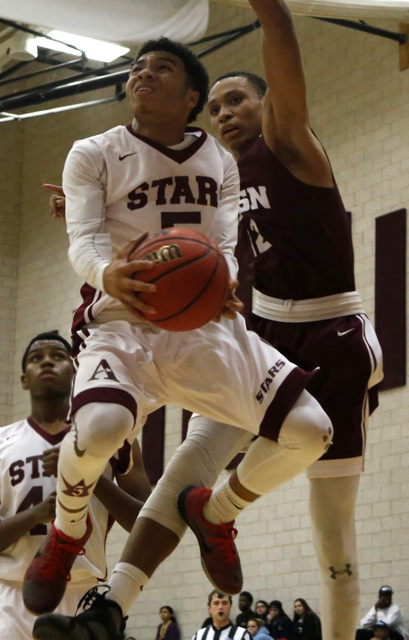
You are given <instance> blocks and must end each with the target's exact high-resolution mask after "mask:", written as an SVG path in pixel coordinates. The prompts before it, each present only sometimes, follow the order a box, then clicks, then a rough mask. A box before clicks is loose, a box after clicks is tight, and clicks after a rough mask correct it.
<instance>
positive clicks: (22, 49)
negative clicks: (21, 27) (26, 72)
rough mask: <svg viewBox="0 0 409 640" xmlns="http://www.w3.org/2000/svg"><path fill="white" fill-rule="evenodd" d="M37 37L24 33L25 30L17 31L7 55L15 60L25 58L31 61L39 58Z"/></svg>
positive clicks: (24, 59)
mask: <svg viewBox="0 0 409 640" xmlns="http://www.w3.org/2000/svg"><path fill="white" fill-rule="evenodd" d="M35 40H36V39H35V38H34V37H33V36H30V35H27V34H26V33H23V31H19V32H17V33H16V34H15V35H14V36H13V38H12V40H11V44H10V46H9V48H8V50H7V55H8V56H10V58H13V59H14V60H23V61H24V62H29V61H30V60H33V59H34V58H37V45H36V41H35Z"/></svg>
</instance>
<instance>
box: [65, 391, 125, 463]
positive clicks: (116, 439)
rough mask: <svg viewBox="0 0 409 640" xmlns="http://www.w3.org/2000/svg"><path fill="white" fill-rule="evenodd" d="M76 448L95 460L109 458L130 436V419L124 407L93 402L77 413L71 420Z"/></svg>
mask: <svg viewBox="0 0 409 640" xmlns="http://www.w3.org/2000/svg"><path fill="white" fill-rule="evenodd" d="M73 422H74V425H75V428H76V429H77V432H78V446H79V447H80V448H82V449H86V450H87V451H88V453H90V454H91V455H93V456H95V457H97V458H106V457H107V455H108V457H110V456H111V455H112V454H113V453H115V451H117V450H118V449H119V448H120V447H122V445H123V443H124V440H126V438H127V437H128V436H129V434H130V433H131V431H132V429H133V426H134V417H133V415H132V413H131V412H130V411H129V409H127V408H126V407H124V406H122V405H119V404H114V403H98V402H93V403H89V404H86V405H84V406H83V407H81V408H80V409H78V410H77V411H76V413H75V415H74V419H73Z"/></svg>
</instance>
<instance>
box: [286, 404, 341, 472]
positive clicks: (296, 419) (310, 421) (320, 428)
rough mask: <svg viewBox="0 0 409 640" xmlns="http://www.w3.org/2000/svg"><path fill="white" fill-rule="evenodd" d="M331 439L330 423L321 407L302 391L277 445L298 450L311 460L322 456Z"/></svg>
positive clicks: (288, 416)
mask: <svg viewBox="0 0 409 640" xmlns="http://www.w3.org/2000/svg"><path fill="white" fill-rule="evenodd" d="M332 437H333V427H332V422H331V420H330V419H329V417H328V415H327V414H326V413H325V411H324V410H323V408H322V407H321V405H320V404H319V403H318V401H317V400H315V398H313V396H312V395H311V394H310V393H308V392H307V391H303V392H302V393H301V395H300V396H299V398H298V400H297V402H296V403H295V404H294V406H293V408H292V409H291V411H290V413H289V414H288V415H287V417H286V419H285V420H284V422H283V425H282V427H281V431H280V437H279V440H278V442H279V444H280V445H282V446H285V447H287V448H290V449H300V451H302V452H303V454H304V455H306V456H311V459H315V460H316V459H317V458H319V457H321V455H323V454H324V453H325V452H326V451H327V449H328V447H329V446H330V444H331V441H332Z"/></svg>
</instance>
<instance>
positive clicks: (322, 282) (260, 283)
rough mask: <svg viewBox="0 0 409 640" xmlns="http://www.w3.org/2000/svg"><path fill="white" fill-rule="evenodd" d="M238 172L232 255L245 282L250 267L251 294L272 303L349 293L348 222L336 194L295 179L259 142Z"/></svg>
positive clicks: (242, 160)
mask: <svg viewBox="0 0 409 640" xmlns="http://www.w3.org/2000/svg"><path fill="white" fill-rule="evenodd" d="M238 166H239V171H240V183H241V199H240V206H241V211H240V213H241V214H242V216H243V218H242V219H241V223H240V226H241V232H242V233H241V234H239V243H238V247H237V251H236V255H237V257H238V260H239V263H240V262H241V264H242V265H243V272H244V273H245V280H248V279H249V261H251V262H252V263H253V264H252V265H250V268H251V269H252V270H253V284H254V286H255V288H256V289H257V290H258V291H260V292H261V293H264V294H265V295H268V296H271V297H275V298H281V299H292V300H304V299H308V298H318V297H323V296H329V295H333V294H338V293H343V292H346V291H354V290H355V279H354V256H353V247H352V236H351V221H350V217H349V214H348V213H347V212H346V211H345V208H344V205H343V203H342V200H341V196H340V194H339V192H338V188H337V187H336V186H335V187H333V188H327V187H314V186H311V185H308V184H306V183H304V182H301V181H300V180H298V179H297V178H295V177H294V176H293V175H292V174H291V173H290V172H289V171H288V170H287V169H286V168H285V167H284V166H283V165H282V164H281V162H280V161H279V160H278V159H277V158H276V156H275V155H274V154H273V153H272V152H271V151H270V150H269V148H268V147H267V145H266V143H265V142H264V139H263V138H262V137H259V138H256V139H255V140H253V141H252V142H251V143H250V144H249V145H248V146H247V147H246V148H245V150H244V152H243V153H242V154H241V156H240V159H239V162H238ZM243 227H245V228H246V231H247V233H248V234H249V236H250V244H251V248H252V251H253V257H252V258H250V256H249V243H248V242H246V240H244V239H243V236H244V234H243V231H244V229H243ZM242 281H243V279H242Z"/></svg>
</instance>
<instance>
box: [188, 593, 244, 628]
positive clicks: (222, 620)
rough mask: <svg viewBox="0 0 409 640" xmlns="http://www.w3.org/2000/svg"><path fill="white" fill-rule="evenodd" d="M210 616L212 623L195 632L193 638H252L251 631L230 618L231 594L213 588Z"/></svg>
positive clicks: (210, 600) (209, 602)
mask: <svg viewBox="0 0 409 640" xmlns="http://www.w3.org/2000/svg"><path fill="white" fill-rule="evenodd" d="M207 604H208V607H209V616H210V617H211V619H212V621H213V622H212V624H209V625H208V626H207V627H202V629H199V631H197V632H196V633H195V635H194V636H193V637H192V640H252V637H251V635H250V633H249V632H248V631H247V630H246V629H244V628H243V627H238V626H237V625H235V624H233V623H232V621H231V620H230V612H231V607H232V604H233V602H232V598H231V596H228V595H226V594H225V593H221V592H220V591H218V589H213V591H211V592H210V593H209V598H208V601H207Z"/></svg>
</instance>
